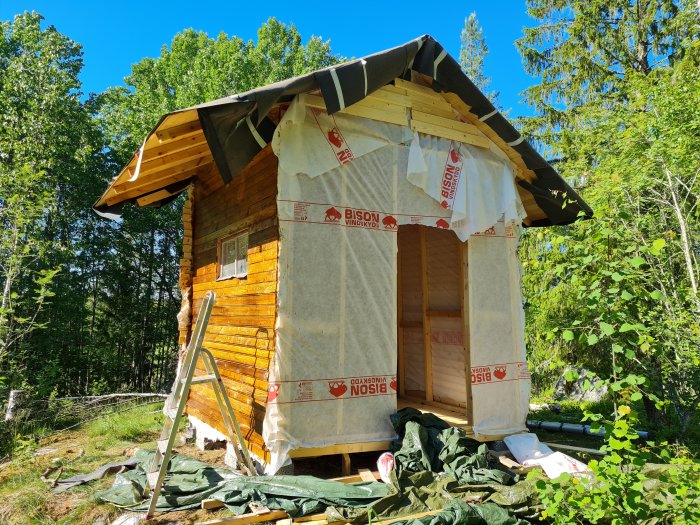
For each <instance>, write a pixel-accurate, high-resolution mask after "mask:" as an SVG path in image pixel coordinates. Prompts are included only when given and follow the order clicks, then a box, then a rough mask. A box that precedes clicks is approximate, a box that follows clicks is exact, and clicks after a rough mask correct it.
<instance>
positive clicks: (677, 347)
mask: <svg viewBox="0 0 700 525" xmlns="http://www.w3.org/2000/svg"><path fill="white" fill-rule="evenodd" d="M640 3H641V2H640ZM565 4H566V9H565V8H564V7H562V5H560V4H557V5H556V7H557V9H565V10H567V11H566V13H563V14H562V16H563V19H562V20H563V21H562V22H561V23H559V22H557V24H555V25H556V30H555V31H553V32H551V31H552V28H550V27H549V25H547V24H544V25H542V26H540V27H539V28H535V29H532V30H531V31H530V32H529V33H528V35H529V36H528V37H527V38H526V39H525V40H527V39H528V38H530V39H532V38H534V36H533V35H538V37H537V39H535V40H536V42H537V45H538V46H542V47H546V45H545V44H547V45H550V46H552V48H551V50H550V52H549V53H548V54H547V55H546V57H547V59H546V61H544V62H542V63H541V64H534V63H531V62H532V61H533V60H534V59H533V55H532V54H531V52H530V51H523V52H524V57H525V59H526V61H527V63H528V64H530V66H531V67H532V68H534V69H532V71H538V72H540V73H541V74H543V83H542V85H541V86H538V87H537V89H534V88H533V90H531V91H530V92H529V93H530V94H531V95H532V96H534V97H535V98H537V99H538V101H539V102H538V104H539V105H538V106H537V107H538V109H540V110H541V118H540V119H539V120H537V122H536V124H537V126H539V128H538V129H540V130H544V131H545V132H546V133H548V134H550V135H549V136H550V137H551V138H552V154H554V155H556V156H557V157H558V158H559V162H558V164H557V167H558V169H559V170H560V171H561V172H562V174H563V175H565V176H567V175H568V176H571V177H572V178H574V177H575V179H576V180H577V181H578V182H579V186H580V190H581V192H582V193H583V195H584V198H585V199H586V200H587V201H588V202H589V204H591V206H592V208H593V209H594V210H595V213H596V216H595V218H594V219H593V220H592V221H588V222H582V223H579V224H575V225H572V226H569V227H566V228H558V229H552V230H549V231H546V232H545V231H540V232H528V234H527V235H526V236H525V238H524V243H523V246H524V250H523V259H524V265H525V267H526V275H525V278H524V283H523V284H524V288H525V294H526V297H533V298H534V297H536V298H537V301H536V302H535V301H532V303H528V307H527V314H526V315H527V325H528V339H529V347H530V355H531V363H532V364H533V365H534V366H533V368H534V374H533V378H534V385H535V388H536V389H539V390H543V389H545V388H546V384H547V383H548V382H550V381H551V380H552V378H553V376H554V375H555V374H556V373H558V371H559V370H561V369H562V368H563V367H564V365H565V364H566V363H576V364H581V365H583V366H586V367H588V368H590V369H592V370H593V371H595V372H596V373H597V374H599V375H600V376H602V377H607V376H612V377H613V381H615V380H616V378H617V377H619V376H621V375H624V374H628V373H632V374H637V375H639V376H644V377H645V378H646V382H645V384H644V388H643V391H642V392H640V393H639V394H638V395H641V396H642V401H643V402H644V405H645V407H646V412H647V418H648V421H649V423H650V424H651V425H652V426H654V427H655V428H657V429H659V430H662V431H664V432H668V433H669V437H675V438H680V439H684V440H690V439H697V435H696V436H690V435H689V434H688V431H689V430H690V429H692V428H693V427H694V425H693V424H692V421H693V418H696V417H697V406H698V402H700V397H699V395H700V394H699V391H698V388H697V385H698V384H700V353H699V352H700V350H699V348H700V325H699V324H698V319H699V318H700V301H699V298H698V282H699V280H700V279H699V278H700V267H699V266H698V262H697V261H698V259H697V246H698V242H699V240H698V235H699V233H698V232H700V213H699V211H698V195H699V194H700V185H699V182H700V181H699V178H698V171H697V166H699V165H700V134H699V133H698V122H700V113H698V105H699V104H700V74H699V73H698V71H699V68H698V63H699V62H698V60H699V54H700V47H699V45H700V44H698V42H697V35H698V34H699V30H698V27H699V26H698V18H697V10H696V9H695V7H694V6H693V5H692V4H687V3H684V2H677V3H664V2H657V3H651V2H645V3H644V4H643V5H641V6H639V9H637V10H626V11H625V12H624V14H620V13H619V6H617V4H615V3H614V2H605V3H595V4H594V5H591V6H589V7H586V6H583V5H582V4H581V3H579V2H566V3H565ZM553 5H554V3H552V2H543V3H537V5H535V3H534V2H533V3H531V6H532V9H533V10H534V11H533V12H534V13H535V14H536V15H537V16H538V17H541V18H543V19H549V17H552V16H554V15H553V13H554V11H553V9H554V7H553ZM632 11H634V12H632ZM652 12H653V13H655V14H654V15H653V16H652V15H651V13H652ZM615 13H617V15H615ZM644 13H646V14H644ZM669 13H672V16H671V14H669ZM613 15H615V17H614V20H615V21H614V24H613V25H615V24H617V25H615V30H614V31H611V32H610V33H608V32H605V31H602V29H601V28H606V27H612V26H611V25H610V24H612V23H613V22H612V21H611V20H609V18H610V17H611V16H613ZM618 15H619V16H618ZM650 16H651V17H652V19H649V17H650ZM640 17H641V18H640ZM606 20H607V22H606ZM681 22H682V23H681ZM601 24H602V25H601ZM635 28H636V31H637V32H635ZM621 32H622V33H624V34H630V35H633V38H631V39H622V40H623V41H620V42H617V43H616V44H614V45H613V44H612V43H611V40H610V39H613V38H614V37H615V35H617V38H621V36H620V34H621ZM584 35H586V36H585V38H586V39H587V41H588V42H589V43H590V44H589V46H590V49H588V48H586V47H582V46H581V44H582V39H584ZM644 35H646V37H648V39H647V40H645V38H646V37H645V36H644ZM635 39H636V40H635ZM535 40H532V41H531V44H530V45H535ZM522 45H524V41H521V46H522ZM639 45H644V46H646V47H644V53H643V54H644V56H646V57H647V58H648V57H651V56H653V57H654V61H653V62H649V63H648V64H647V66H648V67H647V66H645V65H644V63H643V62H644V61H643V60H641V59H642V58H643V57H642V55H640V54H638V53H636V52H634V53H633V52H632V51H634V50H636V49H637V46H639ZM586 49H588V50H587V51H585V52H584V50H586ZM606 50H608V51H606ZM625 50H628V51H629V52H625ZM589 55H590V56H589ZM608 55H609V56H608ZM623 55H625V56H624V60H623ZM615 57H617V58H615ZM664 57H665V58H666V59H668V60H665V59H664ZM540 58H542V57H540ZM671 59H672V60H671ZM543 60H544V59H543ZM640 60H641V62H640ZM614 61H617V62H616V63H617V65H616V66H613V62H614ZM669 61H670V62H671V63H670V62H669ZM579 63H580V64H581V68H582V69H581V70H579V69H577V67H576V64H579ZM594 64H597V65H595V66H594ZM587 67H591V68H595V69H597V70H598V71H599V72H601V75H602V71H603V70H605V68H608V69H609V70H610V71H612V73H610V75H608V76H605V78H607V79H608V80H606V81H603V80H601V79H602V78H603V77H600V79H598V80H596V78H595V77H591V80H590V82H588V83H587V84H586V83H585V82H584V83H581V82H583V80H582V79H583V76H581V77H580V78H579V80H575V78H574V77H575V76H576V75H579V74H581V75H583V73H582V72H583V71H586V68H587ZM613 73H614V74H613ZM561 75H569V76H568V77H567V78H568V81H567V82H554V79H556V78H559V76H561ZM612 78H614V82H613V81H612V80H610V79H612ZM599 81H600V82H602V83H598V82H599ZM553 97H556V98H557V100H559V101H560V102H565V103H566V104H568V106H567V107H566V108H565V109H562V108H561V106H557V104H554V103H553ZM548 104H552V105H551V106H548V108H549V109H547V108H545V107H544V106H547V105H548ZM550 110H551V111H552V112H555V113H557V114H558V115H559V116H561V117H562V118H558V119H556V121H551V120H548V118H549V117H548V115H550V113H548V112H549V111H550ZM550 116H551V115H550ZM538 118H539V117H538ZM533 122H534V121H533ZM533 122H530V123H529V124H528V125H530V124H532V123H533ZM532 129H534V128H532ZM656 399H659V400H661V401H662V404H661V405H660V407H661V408H657V404H656V403H655V402H654V401H655V400H656Z"/></svg>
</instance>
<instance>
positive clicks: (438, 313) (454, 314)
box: [428, 310, 462, 318]
mask: <svg viewBox="0 0 700 525" xmlns="http://www.w3.org/2000/svg"><path fill="white" fill-rule="evenodd" d="M428 316H429V317H447V318H460V317H462V312H461V311H459V310H428Z"/></svg>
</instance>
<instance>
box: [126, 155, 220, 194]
mask: <svg viewBox="0 0 700 525" xmlns="http://www.w3.org/2000/svg"><path fill="white" fill-rule="evenodd" d="M207 157H211V151H209V145H207V144H201V145H199V146H195V147H193V148H187V149H186V150H183V151H179V152H177V153H173V154H171V155H165V156H163V157H159V158H157V159H152V160H150V161H148V162H142V163H141V168H140V171H139V176H138V178H137V179H136V180H133V181H131V180H125V181H122V182H120V183H118V184H115V185H114V186H113V189H114V191H116V192H117V193H120V192H123V191H125V190H127V189H131V188H133V187H135V186H137V185H139V184H140V183H141V181H143V180H145V179H147V178H149V177H162V176H164V175H163V174H164V172H168V171H169V170H171V169H172V168H180V169H183V168H184V169H186V166H184V165H185V164H193V163H194V162H195V161H196V160H198V159H201V158H207ZM196 164H197V165H198V164H200V163H196ZM134 173H135V167H134V169H132V168H129V174H130V175H131V176H133V174H134ZM166 175H167V174H166Z"/></svg>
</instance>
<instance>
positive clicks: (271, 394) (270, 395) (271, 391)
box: [267, 384, 280, 402]
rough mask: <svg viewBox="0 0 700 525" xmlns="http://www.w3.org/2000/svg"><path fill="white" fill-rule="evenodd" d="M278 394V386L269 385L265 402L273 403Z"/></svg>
mask: <svg viewBox="0 0 700 525" xmlns="http://www.w3.org/2000/svg"><path fill="white" fill-rule="evenodd" d="M279 393H280V385H275V384H271V385H269V386H268V387H267V401H268V402H270V401H274V400H275V399H277V396H278V395H279Z"/></svg>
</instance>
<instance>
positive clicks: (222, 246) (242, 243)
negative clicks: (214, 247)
mask: <svg viewBox="0 0 700 525" xmlns="http://www.w3.org/2000/svg"><path fill="white" fill-rule="evenodd" d="M231 243H232V244H233V246H234V248H233V249H234V253H235V254H236V255H235V259H234V260H233V261H232V262H233V265H232V267H230V265H231V261H226V260H225V257H226V255H227V253H229V252H228V251H227V250H228V249H229V246H231ZM244 247H245V248H244ZM218 248H219V249H218V258H217V259H218V260H217V262H216V266H217V270H218V271H217V273H218V277H217V279H216V280H217V281H222V280H224V279H234V278H235V279H244V278H245V277H247V276H248V231H247V230H246V231H242V232H238V233H236V234H234V235H230V236H228V237H224V238H222V239H219V247H218ZM227 267H229V268H227ZM225 268H227V269H226V270H225Z"/></svg>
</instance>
